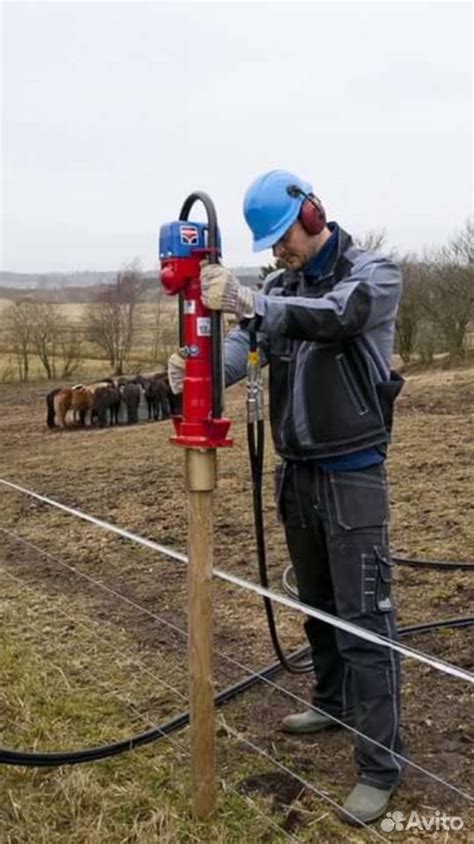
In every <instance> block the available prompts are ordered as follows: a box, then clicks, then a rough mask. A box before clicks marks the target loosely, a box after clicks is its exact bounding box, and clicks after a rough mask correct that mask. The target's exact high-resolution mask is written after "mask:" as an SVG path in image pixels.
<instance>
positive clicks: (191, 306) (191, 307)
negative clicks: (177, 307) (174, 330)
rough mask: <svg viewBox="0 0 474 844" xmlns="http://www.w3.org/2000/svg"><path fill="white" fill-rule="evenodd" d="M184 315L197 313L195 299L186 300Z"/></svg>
mask: <svg viewBox="0 0 474 844" xmlns="http://www.w3.org/2000/svg"><path fill="white" fill-rule="evenodd" d="M183 313H185V314H194V313H196V302H195V300H194V299H185V300H184V302H183Z"/></svg>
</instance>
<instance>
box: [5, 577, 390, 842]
mask: <svg viewBox="0 0 474 844" xmlns="http://www.w3.org/2000/svg"><path fill="white" fill-rule="evenodd" d="M5 573H6V574H7V576H8V577H10V578H11V579H12V580H14V581H16V583H18V584H19V585H22V588H24V584H23V582H22V581H21V580H20V579H19V578H17V577H15V576H14V575H12V574H11V573H10V572H5ZM29 591H30V592H31V591H33V590H32V589H31V588H30V590H29ZM60 612H61V614H62V615H63V616H64V617H65V618H67V619H68V620H69V621H72V622H75V618H74V617H73V616H71V615H70V614H68V613H66V612H65V611H64V610H60ZM83 626H86V625H83ZM87 629H88V630H90V628H87ZM182 632H183V635H186V636H187V634H186V633H185V632H184V631H182ZM94 633H95V635H96V636H97V637H98V638H99V636H98V633H97V632H96V631H95V630H94ZM53 667H56V668H58V669H59V666H54V665H53ZM156 679H157V680H158V682H160V683H161V680H160V679H159V678H156ZM94 681H95V683H96V684H97V685H98V686H99V688H104V689H106V690H107V692H108V693H109V694H111V696H112V697H115V698H116V699H117V700H118V701H119V702H120V703H121V704H124V703H125V704H126V706H127V707H129V708H130V709H132V710H133V711H134V713H135V715H136V716H137V717H138V718H139V719H140V720H141V721H142V722H143V725H144V726H147V727H151V728H153V729H157V730H158V732H159V733H161V735H162V737H163V738H165V737H166V738H169V735H168V734H166V733H165V732H164V730H162V729H160V727H159V725H157V724H155V723H154V722H153V721H150V719H149V718H146V717H145V716H144V715H143V713H142V712H140V710H139V709H138V708H137V707H136V705H134V704H133V702H132V701H130V699H129V698H127V699H126V700H124V699H123V697H122V696H121V695H120V694H119V692H117V689H115V688H114V687H113V686H111V684H110V683H107V682H106V681H104V680H102V679H99V678H98V677H97V676H96V675H94ZM165 685H167V686H168V688H170V689H172V690H173V691H174V692H176V693H178V694H179V692H178V689H176V688H175V687H173V686H169V685H168V684H165ZM220 721H221V724H222V726H223V727H224V729H225V731H226V734H228V735H230V736H231V737H234V738H236V739H238V741H239V742H240V743H243V744H246V745H247V746H249V747H251V748H252V749H253V750H254V751H255V752H257V753H258V755H260V756H262V757H264V758H265V759H267V760H268V761H270V762H271V763H272V764H273V765H275V766H276V767H277V768H279V769H280V770H283V771H284V772H285V773H287V774H289V775H290V776H291V777H292V778H293V779H296V780H298V781H299V782H300V783H301V784H302V785H303V786H304V787H305V788H307V789H308V790H309V791H312V792H313V793H314V794H316V795H317V796H318V797H320V798H321V799H323V800H325V801H326V802H329V803H330V805H331V806H333V807H335V808H337V809H339V810H340V811H344V810H343V807H342V805H341V804H340V803H338V802H337V800H335V799H334V798H333V797H330V795H328V794H327V792H325V791H322V790H320V789H318V788H316V786H314V785H312V784H311V783H310V782H309V781H308V780H306V779H304V778H303V777H301V776H300V775H299V774H297V773H296V771H294V770H292V769H291V768H288V766H286V765H284V764H283V763H282V762H280V760H278V759H276V758H275V757H274V756H272V755H271V754H269V753H268V752H267V751H266V750H264V749H263V748H260V747H258V745H256V744H255V743H254V742H251V741H250V740H249V739H246V738H245V737H244V736H243V735H242V734H241V733H240V732H239V731H238V730H235V729H234V728H233V727H230V726H229V725H228V724H227V722H226V721H225V720H224V719H220ZM171 743H172V744H173V745H174V746H175V747H178V748H179V749H180V750H181V751H182V752H183V753H185V754H186V755H187V756H188V757H189V756H190V752H189V750H188V749H187V748H186V747H185V746H184V744H183V743H182V742H180V741H178V740H177V739H171ZM227 786H228V788H229V789H230V790H231V791H232V792H233V793H234V794H236V795H237V796H238V797H240V798H241V799H244V800H245V798H246V795H242V794H240V792H238V791H237V790H236V789H235V788H234V787H233V786H231V785H230V784H227ZM251 802H252V803H254V801H251ZM261 814H262V817H264V818H265V820H266V821H267V822H269V823H270V824H271V825H273V826H274V827H275V828H277V829H278V831H280V832H283V833H284V834H285V835H286V836H287V837H288V838H289V840H292V841H297V842H299V841H300V839H298V838H295V837H294V836H293V835H291V834H290V833H288V832H287V830H284V829H283V828H282V827H281V826H280V825H279V824H277V823H276V822H275V821H273V819H271V818H269V816H268V815H266V814H265V813H264V812H261ZM346 814H348V815H349V816H350V817H351V818H352V819H353V820H358V819H357V818H356V817H355V816H354V815H352V814H351V813H350V812H346ZM358 825H360V826H363V827H365V828H366V829H367V831H368V832H370V833H371V834H372V835H375V837H377V838H380V839H381V840H383V841H387V840H388V839H386V838H385V837H384V836H382V835H380V833H378V832H377V831H376V830H374V829H373V828H371V827H369V826H368V824H366V823H364V822H359V823H358Z"/></svg>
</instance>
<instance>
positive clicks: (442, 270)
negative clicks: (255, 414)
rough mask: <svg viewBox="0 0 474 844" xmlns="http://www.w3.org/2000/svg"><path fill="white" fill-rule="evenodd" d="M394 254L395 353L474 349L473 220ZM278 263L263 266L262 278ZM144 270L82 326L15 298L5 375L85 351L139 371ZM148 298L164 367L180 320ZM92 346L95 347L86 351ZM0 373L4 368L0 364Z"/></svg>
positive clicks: (0, 324)
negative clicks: (435, 244) (429, 245)
mask: <svg viewBox="0 0 474 844" xmlns="http://www.w3.org/2000/svg"><path fill="white" fill-rule="evenodd" d="M384 240H385V235H384V232H369V233H368V234H367V235H365V237H364V238H359V239H356V242H357V243H358V244H359V245H360V246H362V247H364V248H368V249H375V250H378V249H380V250H381V251H382V252H383V251H385V253H386V252H387V250H386V249H384ZM391 255H392V257H393V258H394V259H395V260H396V261H397V262H398V263H399V264H400V265H401V267H402V271H403V293H402V298H401V303H400V309H399V314H398V320H397V324H396V351H397V353H398V354H399V355H400V357H401V359H402V361H403V363H404V364H405V365H409V364H411V363H413V362H416V363H420V364H422V365H429V364H430V363H431V362H432V361H433V359H434V356H435V354H445V356H446V358H447V360H448V362H449V363H457V362H462V361H464V360H466V358H467V357H468V356H469V355H472V354H473V351H474V350H473V348H472V343H471V339H472V336H473V335H472V332H473V331H474V278H473V269H474V224H473V223H472V221H467V222H466V224H465V226H464V228H463V229H462V230H461V231H460V232H458V233H457V234H456V235H455V236H453V237H452V238H451V239H450V240H449V241H448V242H447V244H446V245H445V246H443V247H441V248H439V249H436V250H433V251H431V253H429V254H426V255H424V256H423V258H419V257H417V256H410V255H407V256H401V257H400V256H399V255H396V253H395V252H392V253H391ZM277 267H278V262H276V264H275V263H273V264H268V265H267V266H264V267H262V268H261V273H260V278H261V280H262V282H263V279H264V278H265V277H266V275H268V273H269V272H271V271H273V270H274V269H276V268H277ZM143 293H144V274H143V273H142V272H141V270H140V267H139V265H138V264H137V263H136V262H134V263H132V264H130V265H129V266H128V267H125V268H124V269H122V270H120V272H118V273H117V276H116V279H115V282H114V283H113V284H110V285H106V286H104V287H103V288H102V289H101V290H100V291H99V292H98V293H97V294H96V296H95V300H94V301H93V302H91V303H90V304H88V305H86V306H85V309H84V314H83V317H82V320H81V323H80V324H77V323H74V322H73V321H72V320H71V319H70V318H69V317H67V316H66V315H65V309H64V308H63V307H62V306H60V305H56V304H54V302H45V301H40V302H38V301H33V300H31V299H28V298H24V299H20V300H18V301H16V302H13V303H12V304H10V305H8V306H7V307H6V308H5V309H4V311H3V312H2V315H1V320H0V328H1V344H0V351H1V352H2V353H3V354H8V355H9V357H10V360H12V361H13V362H14V363H13V367H14V371H13V372H12V371H11V369H10V367H7V368H6V369H4V371H3V378H4V379H6V378H12V377H15V376H16V378H17V379H18V380H20V381H28V379H29V378H30V377H31V368H32V367H31V364H32V360H33V359H34V358H36V360H37V361H39V362H40V364H41V367H42V369H43V371H44V375H45V377H46V378H47V379H50V380H51V379H68V378H71V377H72V376H73V375H74V373H75V372H76V371H78V369H79V368H80V366H81V363H82V362H83V361H84V360H85V359H86V358H88V357H92V356H94V355H96V356H98V357H101V358H102V359H104V360H106V361H107V363H108V366H109V367H110V371H111V372H112V373H113V374H115V375H122V374H123V373H124V372H125V371H127V370H128V369H129V368H130V367H131V366H132V367H133V368H134V369H137V366H138V364H137V360H136V355H135V357H134V353H135V349H136V344H137V342H138V341H139V340H140V337H141V338H142V339H143V325H142V324H141V319H140V316H139V311H138V306H139V304H141V303H142V301H143ZM157 294H158V295H157V297H156V298H155V299H154V301H153V302H152V303H148V305H147V310H148V317H147V327H148V331H149V334H150V338H151V339H150V342H149V344H148V348H147V349H146V357H147V361H148V362H149V363H157V364H159V365H161V366H163V367H164V366H165V365H166V361H167V358H168V356H169V354H170V353H171V352H172V351H173V350H174V348H175V347H176V345H177V342H178V328H177V318H176V317H171V316H170V312H169V310H166V309H165V307H164V300H165V297H164V296H163V294H162V293H161V292H160V291H159V290H157ZM91 349H92V352H91ZM0 376H2V372H1V370H0Z"/></svg>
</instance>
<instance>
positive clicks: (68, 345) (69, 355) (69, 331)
mask: <svg viewBox="0 0 474 844" xmlns="http://www.w3.org/2000/svg"><path fill="white" fill-rule="evenodd" d="M58 351H59V354H60V356H61V360H62V370H61V375H60V378H69V376H70V375H73V374H74V372H75V371H76V369H77V367H78V366H79V363H80V361H81V358H82V353H81V338H80V335H79V332H78V330H77V328H75V327H74V326H67V327H65V328H64V329H63V331H62V332H61V335H60V337H59V341H58Z"/></svg>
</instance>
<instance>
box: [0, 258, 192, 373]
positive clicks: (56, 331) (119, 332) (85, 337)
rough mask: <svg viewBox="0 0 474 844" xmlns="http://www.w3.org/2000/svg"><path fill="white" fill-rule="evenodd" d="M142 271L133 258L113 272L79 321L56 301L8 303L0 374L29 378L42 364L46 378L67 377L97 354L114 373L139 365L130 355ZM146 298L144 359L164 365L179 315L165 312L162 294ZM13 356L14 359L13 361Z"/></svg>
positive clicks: (138, 326) (139, 332) (138, 331)
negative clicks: (4, 361)
mask: <svg viewBox="0 0 474 844" xmlns="http://www.w3.org/2000/svg"><path fill="white" fill-rule="evenodd" d="M144 278H145V277H144V274H143V273H142V272H141V270H140V269H139V267H138V266H137V264H136V263H134V264H131V265H130V266H129V267H126V268H125V269H123V270H121V271H120V272H118V273H117V275H116V278H115V281H114V283H112V284H108V285H104V286H103V287H102V288H101V289H100V290H99V292H97V293H96V294H95V296H94V299H93V301H91V302H90V303H89V304H87V305H85V307H84V311H83V314H82V317H81V319H80V321H79V322H77V321H74V320H72V319H71V317H69V316H67V313H66V309H65V308H64V306H62V305H58V304H55V303H54V302H44V301H39V302H38V301H34V300H33V299H31V298H27V297H26V298H22V299H20V300H17V301H15V302H13V303H12V304H10V305H8V306H7V307H6V308H5V309H4V311H3V313H2V315H1V319H0V329H1V343H0V351H1V352H2V353H3V354H4V355H5V354H6V355H8V356H9V360H10V365H7V367H6V368H4V370H3V373H2V372H1V370H0V375H1V376H2V377H3V379H4V380H10V379H12V378H13V377H16V378H17V379H18V380H19V381H28V380H29V378H30V377H31V371H32V363H33V361H34V360H35V361H37V362H39V363H40V365H41V368H42V370H43V372H44V376H45V377H46V378H47V379H49V380H53V379H54V380H56V379H60V380H62V379H68V378H71V377H72V376H73V375H74V373H75V372H77V371H78V370H79V369H80V368H81V364H83V362H84V360H86V359H87V358H90V357H99V358H101V359H103V360H104V361H106V362H107V368H108V369H109V370H110V372H111V373H112V374H114V375H123V374H124V372H125V371H127V370H128V369H129V368H130V367H132V368H133V369H134V371H135V370H137V371H138V370H139V369H140V365H141V363H142V362H139V361H137V360H136V359H134V353H135V350H136V347H135V344H136V343H137V342H139V341H140V338H141V337H142V336H143V324H142V319H141V318H142V317H143V311H142V312H141V314H139V311H138V305H139V304H142V302H143V294H144V290H145V281H144ZM157 293H158V298H157V299H156V300H154V301H153V302H149V303H147V306H146V310H147V318H146V324H147V329H148V331H149V333H150V334H151V338H152V339H151V342H150V344H149V347H148V348H147V349H145V354H146V358H147V361H146V362H147V363H150V364H155V363H156V364H160V365H161V366H165V365H166V361H167V358H168V356H169V355H170V354H171V352H172V351H173V350H174V348H175V347H176V344H177V342H178V327H177V316H176V318H173V317H172V316H170V313H169V311H168V312H165V308H164V301H163V300H164V296H163V294H160V291H158V290H157ZM12 361H13V364H12Z"/></svg>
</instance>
